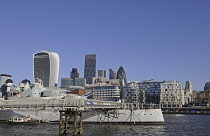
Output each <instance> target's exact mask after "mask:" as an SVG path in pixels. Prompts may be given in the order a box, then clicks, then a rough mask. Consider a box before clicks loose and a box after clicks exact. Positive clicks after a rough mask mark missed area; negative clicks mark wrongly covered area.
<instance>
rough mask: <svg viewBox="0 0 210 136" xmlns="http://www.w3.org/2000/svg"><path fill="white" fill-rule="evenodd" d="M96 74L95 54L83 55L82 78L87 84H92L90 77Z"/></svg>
mask: <svg viewBox="0 0 210 136" xmlns="http://www.w3.org/2000/svg"><path fill="white" fill-rule="evenodd" d="M95 76H96V55H95V54H88V55H85V68H84V78H85V79H86V83H87V84H92V78H93V77H95Z"/></svg>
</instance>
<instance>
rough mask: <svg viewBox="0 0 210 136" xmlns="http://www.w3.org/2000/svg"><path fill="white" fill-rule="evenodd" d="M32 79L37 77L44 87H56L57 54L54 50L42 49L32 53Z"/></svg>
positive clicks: (57, 72)
mask: <svg viewBox="0 0 210 136" xmlns="http://www.w3.org/2000/svg"><path fill="white" fill-rule="evenodd" d="M33 61H34V62H33V68H34V69H33V70H34V80H35V79H36V78H39V79H41V80H42V81H43V85H44V87H56V86H57V83H58V74H59V63H60V60H59V56H58V54H57V53H55V52H50V51H42V52H38V53H35V54H34V55H33Z"/></svg>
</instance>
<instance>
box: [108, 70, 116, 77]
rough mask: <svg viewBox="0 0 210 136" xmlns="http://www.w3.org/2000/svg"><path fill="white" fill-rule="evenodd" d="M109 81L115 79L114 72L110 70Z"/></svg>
mask: <svg viewBox="0 0 210 136" xmlns="http://www.w3.org/2000/svg"><path fill="white" fill-rule="evenodd" d="M109 79H116V72H114V71H113V70H112V69H111V68H110V69H109Z"/></svg>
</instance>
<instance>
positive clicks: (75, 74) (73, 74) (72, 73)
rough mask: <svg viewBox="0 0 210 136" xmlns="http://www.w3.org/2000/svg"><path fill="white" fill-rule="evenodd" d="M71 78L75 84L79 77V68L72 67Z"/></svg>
mask: <svg viewBox="0 0 210 136" xmlns="http://www.w3.org/2000/svg"><path fill="white" fill-rule="evenodd" d="M70 78H71V79H73V85H75V79H76V78H79V73H78V72H77V68H72V71H71V74H70Z"/></svg>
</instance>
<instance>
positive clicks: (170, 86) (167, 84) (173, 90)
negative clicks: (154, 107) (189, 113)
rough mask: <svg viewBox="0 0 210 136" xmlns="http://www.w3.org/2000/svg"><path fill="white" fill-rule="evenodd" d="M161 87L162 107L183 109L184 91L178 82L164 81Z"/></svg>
mask: <svg viewBox="0 0 210 136" xmlns="http://www.w3.org/2000/svg"><path fill="white" fill-rule="evenodd" d="M160 86H161V95H160V98H161V107H182V105H184V104H185V101H184V89H183V88H182V85H181V84H180V83H179V82H178V81H175V80H170V81H163V83H161V85H160Z"/></svg>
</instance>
